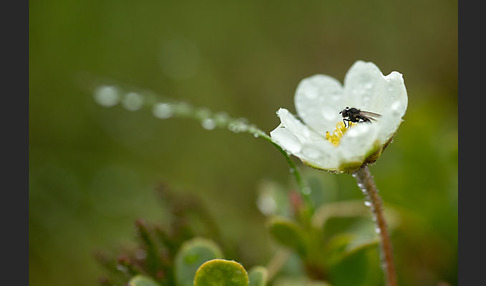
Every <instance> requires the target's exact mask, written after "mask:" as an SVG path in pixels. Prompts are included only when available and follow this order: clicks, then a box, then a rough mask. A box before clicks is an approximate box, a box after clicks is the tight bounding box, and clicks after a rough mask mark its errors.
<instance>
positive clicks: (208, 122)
mask: <svg viewBox="0 0 486 286" xmlns="http://www.w3.org/2000/svg"><path fill="white" fill-rule="evenodd" d="M201 125H202V127H203V128H204V129H206V130H213V129H214V128H216V122H215V121H214V119H212V118H205V119H203V120H202V121H201Z"/></svg>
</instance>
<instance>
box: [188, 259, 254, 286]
mask: <svg viewBox="0 0 486 286" xmlns="http://www.w3.org/2000/svg"><path fill="white" fill-rule="evenodd" d="M248 283H249V282H248V274H247V272H246V270H245V268H243V266H241V264H239V263H238V262H235V261H231V260H225V259H213V260H210V261H207V262H206V263H204V264H203V265H201V267H200V268H199V269H198V270H197V272H196V277H195V278H194V286H248Z"/></svg>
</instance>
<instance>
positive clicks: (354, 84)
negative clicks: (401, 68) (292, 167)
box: [270, 61, 408, 172]
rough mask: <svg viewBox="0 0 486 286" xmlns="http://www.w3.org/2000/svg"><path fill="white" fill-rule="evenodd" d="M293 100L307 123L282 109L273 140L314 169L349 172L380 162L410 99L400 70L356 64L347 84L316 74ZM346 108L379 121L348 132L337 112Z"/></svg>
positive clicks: (303, 82) (298, 90)
mask: <svg viewBox="0 0 486 286" xmlns="http://www.w3.org/2000/svg"><path fill="white" fill-rule="evenodd" d="M294 101H295V108H296V111H297V114H298V116H299V117H300V119H301V120H302V121H303V122H301V121H300V120H299V119H297V117H295V116H294V115H292V114H291V113H290V112H289V111H288V110H287V109H284V108H281V109H279V110H278V111H277V114H278V116H279V117H280V121H281V123H280V125H279V126H278V127H277V128H276V129H274V130H273V131H272V132H270V136H271V138H272V140H273V141H274V142H275V143H277V144H278V145H279V146H281V147H282V148H283V149H284V150H286V151H287V152H289V153H291V154H292V155H294V156H296V157H298V158H300V159H301V160H302V161H303V162H304V163H306V164H308V165H310V166H312V167H314V168H318V169H324V170H328V171H334V172H344V171H347V172H350V171H354V170H356V169H357V168H359V167H360V166H361V165H363V164H364V163H371V162H374V161H376V159H378V157H379V156H380V155H381V152H382V151H383V149H384V148H385V147H386V146H387V145H388V143H389V142H390V141H391V139H392V137H393V135H394V134H395V132H396V131H397V129H398V126H399V125H400V123H401V122H402V117H403V116H404V115H405V111H406V109H407V103H408V97H407V91H406V89H405V84H404V82H403V78H402V75H401V74H400V73H399V72H395V71H394V72H392V73H390V74H389V75H387V76H384V75H383V74H382V73H381V71H380V69H379V68H378V67H377V66H376V65H375V64H373V63H370V62H363V61H357V62H356V63H355V64H354V65H353V66H352V67H351V68H350V69H349V71H348V72H347V74H346V76H345V78H344V86H343V85H341V83H340V82H338V81H337V80H336V79H334V78H332V77H329V76H326V75H314V76H311V77H309V78H305V79H304V80H302V81H301V82H300V84H299V85H298V87H297V91H296V93H295V98H294ZM345 107H350V108H351V107H354V108H357V109H360V110H363V111H369V112H374V113H378V114H381V117H379V118H378V119H377V120H376V121H373V122H372V123H367V122H363V123H356V124H353V125H352V126H351V127H350V128H346V127H344V124H343V123H342V120H343V118H342V115H341V114H339V112H340V111H342V110H343V109H344V108H345ZM336 126H337V128H336ZM335 128H336V129H337V130H336V131H334V130H335ZM333 131H334V132H335V133H334V134H335V135H334V136H329V135H330V134H332V133H333ZM326 132H330V134H328V135H327V138H326ZM343 133H344V134H343ZM330 137H332V138H330ZM331 139H332V140H331ZM331 141H333V143H334V144H333V143H332V142H331Z"/></svg>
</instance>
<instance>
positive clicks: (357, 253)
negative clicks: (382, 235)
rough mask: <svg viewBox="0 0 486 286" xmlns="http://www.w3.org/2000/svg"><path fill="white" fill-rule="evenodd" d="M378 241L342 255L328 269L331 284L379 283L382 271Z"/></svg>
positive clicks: (358, 285)
mask: <svg viewBox="0 0 486 286" xmlns="http://www.w3.org/2000/svg"><path fill="white" fill-rule="evenodd" d="M379 257H380V254H379V251H378V243H377V242H373V243H368V244H364V245H362V246H360V247H357V248H355V249H353V250H351V251H349V252H347V253H346V255H344V257H342V258H341V260H340V261H338V262H337V263H335V264H334V265H333V267H331V270H330V273H329V274H330V281H331V283H332V285H333V286H341V285H343V286H345V285H356V286H360V285H363V286H366V285H381V284H380V283H383V281H382V280H383V271H382V269H381V267H380V258H379Z"/></svg>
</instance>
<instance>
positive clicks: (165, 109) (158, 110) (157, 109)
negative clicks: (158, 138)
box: [153, 103, 173, 119]
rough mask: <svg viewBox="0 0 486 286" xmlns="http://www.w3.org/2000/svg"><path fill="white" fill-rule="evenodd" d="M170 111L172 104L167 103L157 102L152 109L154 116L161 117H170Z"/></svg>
mask: <svg viewBox="0 0 486 286" xmlns="http://www.w3.org/2000/svg"><path fill="white" fill-rule="evenodd" d="M172 113H173V111H172V106H171V105H170V104H168V103H157V104H156V105H155V106H154V109H153V114H154V116H155V117H157V118H161V119H167V118H169V117H171V116H172Z"/></svg>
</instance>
